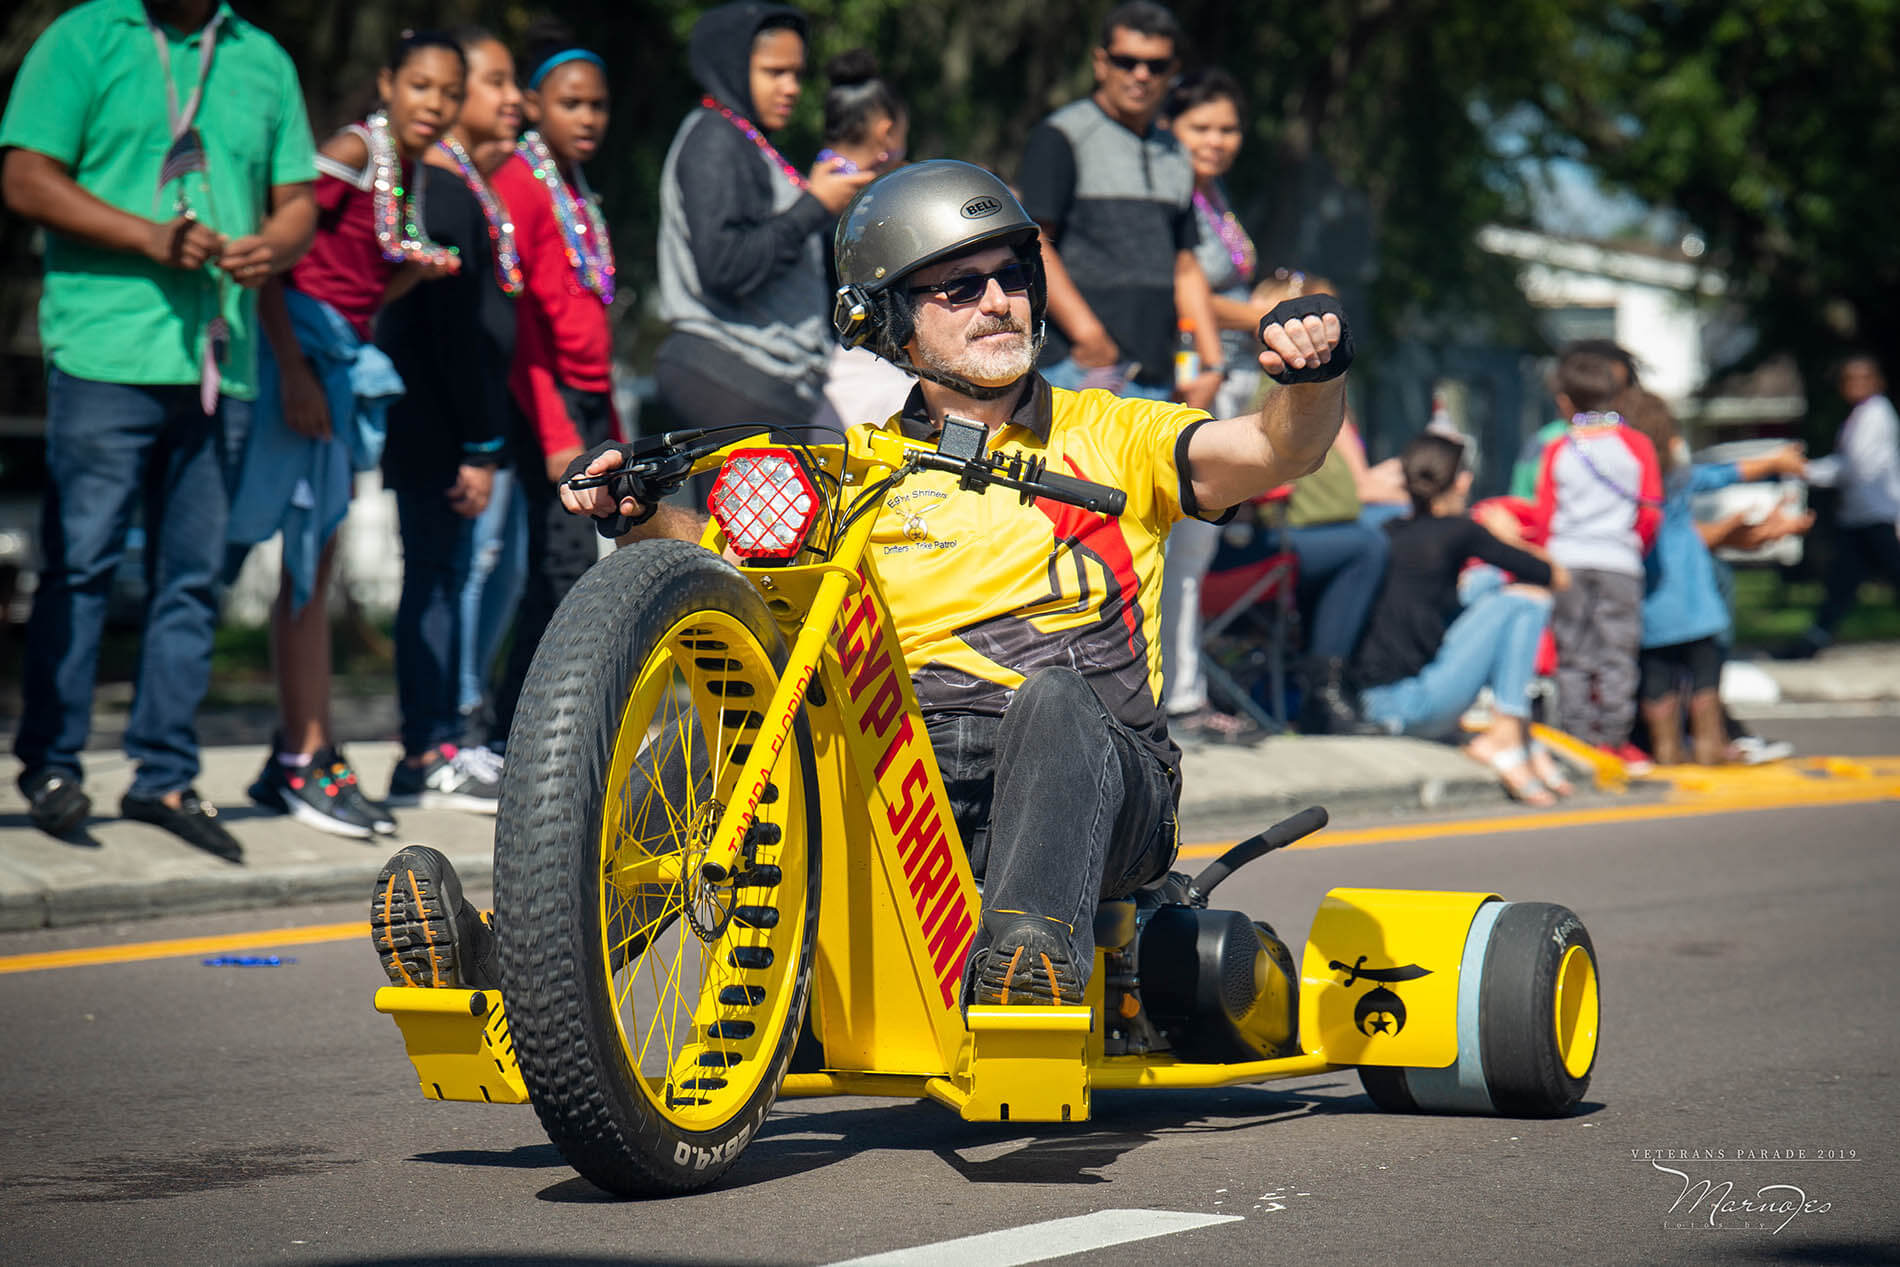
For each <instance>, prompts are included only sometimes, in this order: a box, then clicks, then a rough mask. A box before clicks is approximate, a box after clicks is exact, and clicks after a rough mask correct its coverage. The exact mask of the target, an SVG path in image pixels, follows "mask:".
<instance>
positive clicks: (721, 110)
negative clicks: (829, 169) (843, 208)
mask: <svg viewBox="0 0 1900 1267" xmlns="http://www.w3.org/2000/svg"><path fill="white" fill-rule="evenodd" d="M699 104H700V105H702V106H705V107H706V108H707V109H708V110H713V111H717V112H718V114H719V115H720V117H722V118H724V119H725V121H726V122H727V123H730V124H731V125H732V126H733V127H735V128H738V129H739V131H741V132H743V133H745V138H746V140H748V141H750V142H752V143H753V144H754V145H756V146H758V147H759V153H761V154H763V155H765V156H766V157H767V158H768V159H770V160H772V165H773V166H774V167H776V168H778V169H779V171H781V172H783V173H784V175H785V179H786V180H789V181H791V182H792V186H793V188H795V189H810V188H811V182H810V181H808V180H806V179H805V178H804V176H803V175H801V174H800V173H799V170H798V169H797V168H796V167H793V166H792V165H791V164H790V163H789V162H787V161H786V160H785V156H784V155H783V154H781V153H779V152H778V151H777V150H776V149H774V148H773V146H772V143H771V142H770V141H768V140H766V139H765V133H763V132H761V131H759V129H758V125H757V124H755V123H753V122H752V120H750V119H747V118H745V117H743V116H741V115H737V114H734V113H733V112H732V111H731V110H729V109H727V108H726V107H725V106H723V105H721V104H719V100H718V98H716V97H710V96H707V97H701V98H700V99H699Z"/></svg>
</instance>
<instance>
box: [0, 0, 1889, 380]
mask: <svg viewBox="0 0 1900 1267" xmlns="http://www.w3.org/2000/svg"><path fill="white" fill-rule="evenodd" d="M65 7H67V6H66V5H65V4H64V3H61V2H60V0H23V3H21V4H19V5H17V6H15V7H14V8H13V10H12V12H11V14H10V15H9V17H8V18H7V19H5V23H4V26H3V27H0V75H5V76H9V77H10V75H11V70H12V68H13V67H14V66H17V64H18V60H19V58H20V56H22V55H23V54H24V51H25V49H26V47H27V45H28V44H29V43H30V42H31V39H32V38H33V36H34V35H35V34H37V32H38V31H39V30H40V29H41V28H42V27H43V26H44V25H45V23H46V22H47V21H49V20H50V18H51V17H52V15H53V14H54V13H56V12H58V11H59V10H61V9H63V8H65ZM236 7H237V8H238V9H239V11H240V12H243V13H244V14H245V15H246V16H248V17H250V18H252V19H253V20H254V21H257V22H258V23H260V24H261V25H263V26H264V27H265V28H266V29H268V30H270V31H271V32H272V33H273V34H274V35H275V36H276V37H277V38H278V40H279V41H281V42H282V43H283V44H284V46H285V47H286V48H287V49H288V50H289V51H290V53H291V55H292V56H293V57H294V58H295V59H296V62H297V65H298V67H299V70H300V73H301V75H302V77H303V84H304V90H305V92H306V94H307V96H308V98H309V102H310V110H311V118H312V121H313V123H314V124H315V125H316V126H317V128H318V130H319V132H322V131H325V130H327V129H328V128H331V127H334V126H336V125H337V124H340V123H342V122H345V121H347V119H348V118H349V117H350V116H351V114H353V113H354V112H356V111H358V110H360V109H361V108H362V107H363V104H364V102H365V100H366V93H367V89H368V85H369V83H370V81H371V78H372V76H373V72H374V69H375V67H376V66H377V65H378V64H379V63H380V61H381V60H382V57H383V55H384V53H385V50H386V49H387V47H388V46H389V44H390V43H391V42H392V40H393V38H394V36H395V33H396V32H397V31H398V30H399V29H401V28H402V27H405V26H448V25H453V24H456V23H461V22H471V21H472V22H479V23H482V24H484V25H487V26H489V27H490V28H491V29H493V30H495V31H497V32H498V33H499V34H501V35H502V36H503V37H504V38H506V39H509V40H510V41H511V42H515V43H518V42H519V39H520V37H521V35H522V34H523V32H524V31H525V30H526V29H527V27H528V25H529V23H530V22H531V21H532V20H534V19H535V18H536V17H538V16H542V15H544V14H546V13H548V12H553V13H555V14H557V15H558V16H559V17H560V18H561V19H562V20H564V21H565V22H567V23H568V24H570V25H571V26H572V27H573V28H574V29H575V30H576V31H578V32H580V33H581V38H582V39H583V40H584V41H585V42H587V43H588V44H589V45H590V46H591V47H593V48H595V49H597V50H598V51H599V52H600V53H601V54H602V56H603V57H604V58H605V59H606V61H607V64H608V65H609V67H610V68H612V69H611V83H612V86H613V88H614V91H615V93H616V97H615V102H614V111H615V113H614V122H613V127H612V132H611V133H610V138H609V144H608V147H607V149H606V151H605V153H604V154H603V156H602V157H601V159H599V160H597V162H596V164H595V166H596V167H597V168H598V169H599V170H598V171H596V172H593V173H591V174H593V175H594V176H595V177H596V180H595V183H596V184H597V185H598V186H599V187H600V188H601V190H602V191H603V194H604V195H605V197H606V199H607V204H608V211H609V215H610V218H611V221H612V223H613V226H614V230H615V236H616V241H617V243H618V246H619V254H620V256H621V259H622V262H623V270H624V274H625V276H626V277H627V278H628V280H629V281H630V282H631V283H632V285H631V286H628V287H625V288H624V289H625V290H626V291H627V292H629V300H628V301H627V302H628V304H629V311H628V312H627V313H626V314H625V316H626V317H628V318H629V320H624V321H623V322H622V325H623V329H625V330H627V331H628V333H629V334H631V331H632V328H633V327H634V326H635V325H636V324H637V317H635V316H634V312H636V311H637V305H638V292H639V291H641V290H642V289H644V288H645V284H646V283H648V282H650V280H651V277H652V269H653V263H652V253H651V247H650V244H651V243H652V241H653V239H654V233H655V228H656V223H655V222H656V219H657V216H658V198H657V196H656V194H655V186H656V184H657V182H658V178H659V172H660V166H661V163H662V161H663V160H664V158H665V154H666V149H667V145H668V143H669V142H670V140H671V137H672V133H673V131H674V129H675V127H676V126H677V124H678V121H679V119H680V118H681V116H682V115H683V114H684V113H685V111H686V110H687V109H689V108H690V106H691V105H692V103H693V102H694V101H695V100H696V98H697V96H698V90H697V88H696V86H695V85H694V84H693V83H692V81H691V77H690V74H689V72H688V69H687V65H686V56H685V45H686V38H687V35H688V33H689V32H690V30H691V27H692V23H693V20H694V18H695V16H696V15H697V14H698V13H699V12H701V11H702V10H703V9H704V8H705V7H706V6H705V5H702V4H696V3H688V2H687V0H641V2H640V3H637V4H625V3H621V2H620V0H559V2H558V3H556V4H552V5H547V4H540V3H537V4H526V3H520V2H518V0H394V2H390V0H383V2H381V3H369V2H367V0H274V2H266V0H236ZM805 7H806V8H807V11H808V12H810V13H811V14H812V15H813V33H814V48H813V56H812V66H813V70H814V78H813V81H812V90H811V91H809V92H808V93H807V95H806V99H805V100H804V102H803V103H801V106H800V113H799V116H798V118H797V120H796V121H795V123H794V125H793V127H792V129H791V130H790V133H789V135H787V136H786V137H784V138H781V140H782V142H783V144H782V148H783V149H784V150H785V152H786V153H787V155H788V157H790V158H791V159H792V160H793V161H794V162H797V163H800V164H801V165H802V164H803V163H806V162H809V160H810V157H811V155H812V154H813V153H814V152H815V150H816V149H817V121H818V105H819V100H820V97H821V95H822V88H823V82H822V79H821V78H819V77H818V76H817V75H816V72H817V70H818V69H819V68H820V67H822V65H823V63H824V60H825V59H826V58H827V57H829V56H830V55H832V54H835V53H837V52H840V51H842V50H844V49H846V48H849V47H853V46H856V45H860V44H861V45H865V46H867V47H869V48H871V49H873V50H874V51H875V52H876V53H877V55H878V57H879V59H880V61H881V63H882V67H883V69H884V72H885V73H886V75H887V76H889V77H890V78H891V79H892V80H893V81H894V82H895V83H897V84H898V85H899V87H900V88H901V90H902V91H903V92H904V93H905V95H906V96H907V97H908V99H909V100H910V102H911V104H912V111H913V115H914V120H913V125H912V139H911V152H912V154H913V155H914V156H917V157H930V156H939V155H951V156H956V157H963V158H969V159H972V160H975V161H978V162H983V163H987V164H989V165H991V166H994V167H996V168H997V169H998V170H999V171H1000V172H1002V173H1003V174H1004V175H1005V176H1010V177H1013V176H1014V175H1015V174H1016V155H1017V154H1018V153H1019V151H1020V147H1021V143H1022V140H1023V137H1024V136H1025V134H1026V133H1027V132H1028V130H1029V128H1030V127H1031V126H1032V125H1033V124H1034V123H1035V122H1036V121H1037V120H1038V119H1039V118H1040V117H1042V115H1043V114H1045V113H1046V112H1047V111H1049V110H1050V109H1052V108H1053V107H1055V106H1057V105H1060V104H1062V103H1063V102H1065V101H1068V100H1071V99H1073V98H1074V97H1075V96H1077V95H1080V94H1081V93H1084V92H1086V91H1088V89H1089V87H1090V79H1089V70H1088V55H1089V50H1090V49H1091V47H1092V46H1093V45H1094V44H1095V42H1096V39H1097V37H1098V31H1099V24H1100V21H1101V18H1102V15H1103V14H1104V13H1105V12H1106V11H1107V10H1108V8H1109V7H1110V5H1109V3H1108V0H1086V2H1079V0H962V2H961V3H957V4H929V5H922V4H915V3H907V2H905V0H830V2H828V3H812V4H809V5H807V6H805ZM1175 8H1176V12H1177V13H1178V15H1179V16H1180V18H1181V21H1182V24H1183V26H1184V28H1185V29H1186V31H1187V41H1186V45H1187V46H1186V48H1185V50H1184V52H1185V61H1186V64H1187V65H1188V66H1189V67H1193V66H1197V65H1205V64H1210V63H1212V64H1219V65H1221V66H1223V67H1225V68H1226V69H1227V70H1229V71H1231V72H1233V73H1235V74H1236V75H1238V76H1239V77H1240V79H1241V81H1242V82H1243V84H1245V85H1246V87H1247V90H1248V93H1249V96H1250V107H1249V123H1248V135H1247V148H1246V149H1244V150H1243V152H1242V155H1241V159H1240V163H1239V165H1238V167H1237V169H1236V171H1235V174H1234V176H1233V178H1232V181H1231V184H1232V188H1233V192H1234V195H1235V200H1236V204H1237V206H1238V208H1239V210H1240V211H1241V214H1242V218H1243V220H1245V221H1246V222H1247V223H1248V225H1249V226H1250V227H1251V228H1252V229H1253V230H1254V233H1255V236H1256V238H1257V239H1258V240H1259V242H1260V245H1261V254H1262V258H1263V261H1264V262H1265V263H1267V264H1268V265H1273V264H1279V263H1284V264H1288V265H1294V266H1300V267H1305V268H1307V269H1309V270H1320V271H1325V272H1328V273H1330V274H1332V275H1333V276H1335V278H1336V279H1337V280H1339V281H1340V282H1341V283H1342V285H1343V288H1344V289H1345V290H1346V291H1347V292H1348V294H1349V295H1352V294H1354V293H1355V292H1356V293H1357V294H1358V296H1359V297H1360V298H1361V299H1362V300H1363V301H1364V302H1366V303H1367V304H1368V305H1369V307H1370V310H1371V312H1372V313H1373V314H1374V316H1375V319H1376V325H1377V326H1378V327H1379V328H1380V329H1382V330H1384V331H1385V332H1387V333H1401V332H1403V333H1414V334H1420V335H1423V336H1425V337H1429V338H1434V339H1455V338H1467V337H1488V338H1497V339H1500V340H1502V341H1504V342H1506V343H1516V344H1520V345H1523V346H1534V345H1535V343H1536V336H1535V334H1534V333H1533V330H1532V325H1531V322H1530V321H1529V319H1528V316H1529V315H1528V312H1527V311H1526V309H1525V308H1524V307H1523V305H1522V300H1521V299H1520V298H1519V296H1518V294H1517V292H1516V289H1515V287H1514V286H1513V285H1512V284H1511V274H1512V269H1511V268H1510V267H1509V266H1507V265H1506V264H1504V263H1503V262H1501V261H1499V260H1496V259H1493V258H1491V257H1487V256H1486V255H1484V254H1483V253H1482V252H1480V251H1479V250H1478V249H1477V248H1476V246H1475V245H1474V243H1473V231H1474V230H1475V229H1476V228H1477V227H1478V226H1479V225H1481V224H1483V223H1485V222H1487V221H1491V220H1504V221H1507V222H1508V221H1514V220H1515V221H1522V220H1525V219H1526V218H1528V216H1529V213H1530V201H1529V198H1528V190H1527V188H1526V184H1525V182H1526V180H1527V179H1528V178H1529V168H1528V167H1527V165H1526V164H1525V162H1524V161H1523V159H1524V155H1525V153H1526V147H1529V152H1530V153H1531V154H1532V155H1533V156H1535V155H1537V154H1546V155H1566V156H1570V157H1575V158H1580V159H1582V160H1583V161H1585V162H1586V163H1588V164H1590V165H1591V166H1593V167H1595V168H1596V169H1597V170H1598V171H1599V172H1601V173H1602V174H1603V175H1604V177H1605V178H1606V180H1607V181H1609V182H1610V183H1612V184H1613V185H1620V186H1622V187H1627V188H1629V189H1631V190H1633V191H1635V192H1636V193H1638V194H1639V195H1641V196H1642V197H1644V198H1646V199H1648V200H1650V201H1651V202H1652V203H1655V204H1657V205H1659V206H1661V207H1664V208H1671V209H1674V210H1676V211H1677V212H1679V213H1680V214H1681V216H1682V217H1683V218H1684V219H1685V220H1686V221H1687V222H1688V223H1690V224H1693V225H1694V226H1696V227H1697V228H1698V229H1699V230H1700V231H1701V232H1703V233H1704V234H1705V236H1706V237H1707V238H1708V241H1709V243H1710V245H1711V247H1712V251H1711V254H1710V255H1709V257H1708V259H1709V260H1710V261H1711V262H1712V263H1713V264H1716V265H1719V266H1720V267H1723V268H1725V269H1727V270H1728V271H1729V272H1730V274H1731V275H1732V277H1733V279H1734V280H1735V281H1736V282H1737V283H1738V285H1739V287H1740V288H1741V292H1742V293H1743V294H1744V295H1745V296H1746V297H1747V299H1748V301H1749V303H1750V305H1751V308H1752V311H1753V315H1754V316H1755V318H1756V320H1757V323H1758V325H1759V327H1760V329H1761V331H1762V334H1763V339H1762V341H1761V343H1762V346H1763V347H1785V346H1794V347H1798V348H1800V349H1802V355H1803V358H1804V361H1805V362H1806V368H1810V369H1811V368H1812V367H1813V365H1814V364H1816V363H1817V362H1818V359H1819V358H1820V357H1822V356H1824V355H1825V354H1826V352H1827V351H1828V350H1829V349H1832V348H1837V347H1838V346H1839V344H1840V341H1841V340H1842V339H1843V338H1845V337H1848V336H1853V337H1856V338H1860V339H1864V340H1866V341H1868V342H1870V343H1871V344H1873V345H1874V346H1875V347H1876V348H1877V349H1879V350H1881V351H1883V352H1884V353H1887V354H1891V353H1892V352H1894V351H1895V350H1896V337H1897V335H1900V331H1896V329H1895V322H1896V317H1895V313H1894V308H1893V304H1894V296H1895V295H1896V293H1900V235H1895V234H1894V233H1892V232H1888V231H1885V229H1884V226H1883V225H1882V223H1881V221H1882V220H1883V219H1884V218H1886V217H1888V216H1890V215H1891V209H1892V208H1893V207H1894V206H1895V205H1896V202H1897V201H1900V198H1896V194H1900V189H1897V188H1896V185H1897V184H1900V166H1897V165H1896V164H1895V163H1894V162H1893V156H1894V155H1895V154H1896V153H1900V78H1896V76H1895V73H1894V71H1895V66H1894V60H1895V56H1896V50H1900V0H1516V2H1515V3H1513V4H1511V5H1508V6H1501V5H1497V4H1494V3H1485V2H1482V0H1324V2H1323V3H1320V4H1294V3H1288V2H1286V0H1244V2H1242V3H1234V2H1233V0H1180V3H1178V4H1177V5H1176V6H1175ZM1616 227H1618V226H1609V225H1606V226H1604V232H1605V234H1606V235H1607V234H1608V233H1609V232H1610V231H1611V230H1612V229H1614V228H1616ZM14 230H17V226H14ZM18 236H19V235H18V233H17V231H10V232H9V234H8V238H9V243H8V245H9V247H10V248H11V249H14V250H17V242H18ZM16 258H17V257H16ZM643 342H648V341H643ZM1890 362H1891V356H1890ZM1809 381H1810V383H1813V382H1814V379H1813V378H1812V377H1810V380H1809Z"/></svg>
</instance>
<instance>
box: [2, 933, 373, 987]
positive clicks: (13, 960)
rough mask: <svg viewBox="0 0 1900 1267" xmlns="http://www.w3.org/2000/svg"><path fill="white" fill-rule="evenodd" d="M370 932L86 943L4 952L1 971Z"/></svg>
mask: <svg viewBox="0 0 1900 1267" xmlns="http://www.w3.org/2000/svg"><path fill="white" fill-rule="evenodd" d="M368 936H369V924H368V923H366V922H365V921H362V920H357V921H356V922H354V923H350V924H313V925H311V926H309V927H307V928H281V929H277V930H275V931H273V932H266V933H225V934H223V935H222V936H219V937H179V938H175V939H173V940H171V941H135V942H127V943H126V944H125V945H123V946H85V947H81V948H79V949H77V950H46V951H41V952H39V953H37V954H31V955H5V956H0V974H4V973H8V972H39V971H41V970H42V969H45V968H79V967H84V966H87V965H92V964H103V963H136V962H138V961H140V960H143V959H178V958H185V957H188V956H191V955H206V954H221V953H224V952H227V951H233V950H266V949H275V948H277V947H279V946H314V945H316V944H317V943H319V942H327V941H351V940H353V939H355V938H358V937H368Z"/></svg>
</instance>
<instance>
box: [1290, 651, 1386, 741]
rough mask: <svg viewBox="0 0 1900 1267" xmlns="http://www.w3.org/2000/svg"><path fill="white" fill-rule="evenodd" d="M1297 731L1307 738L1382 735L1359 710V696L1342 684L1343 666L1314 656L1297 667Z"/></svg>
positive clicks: (1329, 659)
mask: <svg viewBox="0 0 1900 1267" xmlns="http://www.w3.org/2000/svg"><path fill="white" fill-rule="evenodd" d="M1299 725H1300V732H1301V733H1302V734H1307V735H1383V734H1385V733H1387V732H1386V730H1385V728H1384V727H1382V726H1379V725H1377V724H1375V723H1373V722H1369V721H1367V720H1366V719H1365V716H1364V715H1363V714H1362V713H1360V711H1359V693H1358V692H1357V691H1355V690H1353V689H1352V687H1351V685H1349V684H1348V683H1347V681H1346V663H1345V661H1343V660H1341V659H1339V658H1338V657H1337V656H1326V657H1319V656H1316V657H1314V658H1313V659H1310V660H1308V661H1306V662H1305V663H1304V664H1303V665H1302V666H1301V668H1300V716H1299Z"/></svg>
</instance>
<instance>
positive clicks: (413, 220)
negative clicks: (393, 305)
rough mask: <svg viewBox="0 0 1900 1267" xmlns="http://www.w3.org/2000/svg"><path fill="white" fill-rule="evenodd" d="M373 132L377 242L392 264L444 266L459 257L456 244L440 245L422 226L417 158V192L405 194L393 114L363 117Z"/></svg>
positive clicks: (366, 127)
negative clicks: (391, 126) (392, 133)
mask: <svg viewBox="0 0 1900 1267" xmlns="http://www.w3.org/2000/svg"><path fill="white" fill-rule="evenodd" d="M363 130H364V131H365V132H367V133H368V134H369V166H370V182H371V189H372V191H373V193H372V199H371V210H372V211H373V212H374V215H375V221H376V243H377V245H378V246H380V247H382V249H383V258H384V259H386V260H388V261H389V262H390V263H392V264H401V263H405V262H414V263H417V264H428V265H433V266H440V265H444V264H447V263H449V262H450V261H452V260H454V259H455V258H456V257H457V252H456V250H455V248H454V247H452V246H438V245H437V244H436V243H434V242H431V241H430V240H429V235H428V234H427V233H425V232H423V229H422V162H421V160H420V159H418V160H417V161H416V174H415V180H414V182H413V184H414V193H413V195H411V196H408V197H405V196H404V190H403V187H402V164H401V163H400V162H398V161H397V158H396V140H395V138H394V137H392V136H390V134H389V115H388V114H386V113H385V112H383V111H381V110H378V111H376V112H375V113H374V114H372V115H370V116H369V118H367V119H365V120H363Z"/></svg>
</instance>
